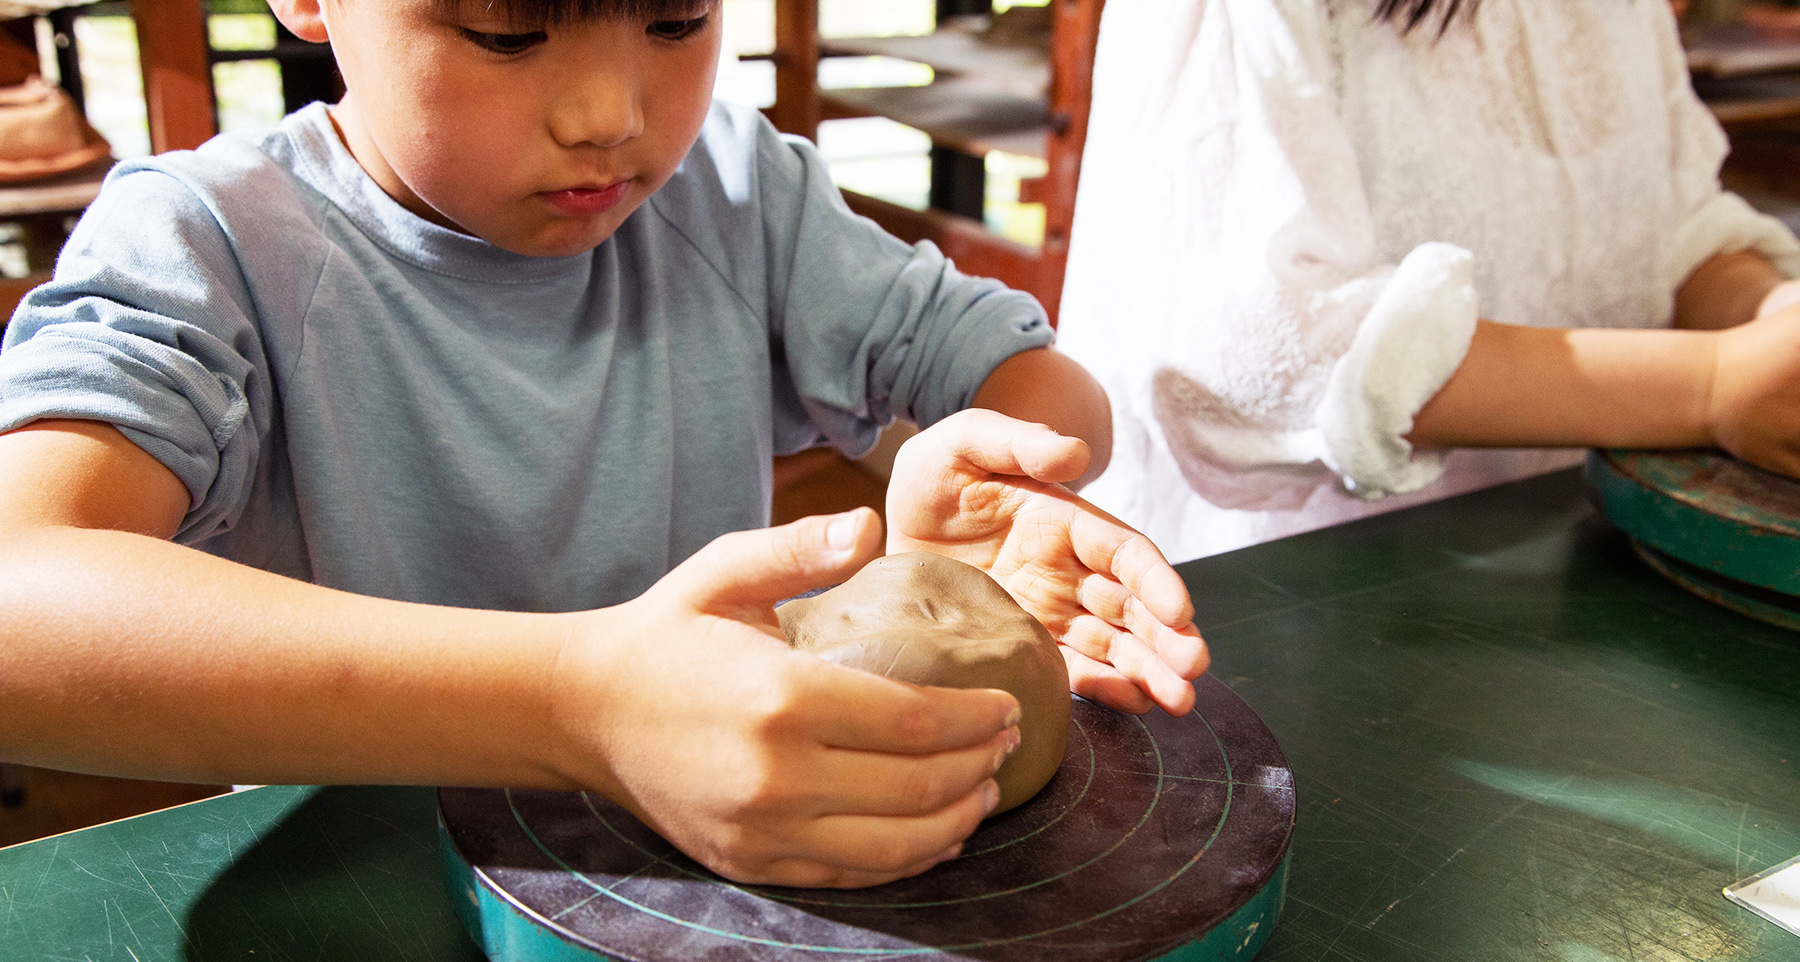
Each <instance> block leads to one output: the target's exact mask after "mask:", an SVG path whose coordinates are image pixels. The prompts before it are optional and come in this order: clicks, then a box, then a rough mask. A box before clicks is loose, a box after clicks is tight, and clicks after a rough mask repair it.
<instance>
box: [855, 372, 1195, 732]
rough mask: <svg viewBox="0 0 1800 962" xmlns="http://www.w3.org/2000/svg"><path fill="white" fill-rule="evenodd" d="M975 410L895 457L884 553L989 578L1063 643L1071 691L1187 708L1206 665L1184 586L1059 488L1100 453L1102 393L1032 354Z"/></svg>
mask: <svg viewBox="0 0 1800 962" xmlns="http://www.w3.org/2000/svg"><path fill="white" fill-rule="evenodd" d="M975 403H976V405H977V407H980V408H991V409H992V410H971V411H963V412H961V413H959V414H955V415H952V416H950V417H948V418H945V419H944V420H943V421H940V422H938V423H937V424H935V425H933V426H932V427H931V428H929V429H927V430H925V431H923V432H921V433H920V434H919V435H918V436H917V437H915V438H913V439H912V440H910V441H908V442H907V443H906V444H905V446H903V447H902V448H901V449H900V453H899V455H898V456H897V457H896V459H895V462H894V474H893V480H892V481H891V482H890V483H889V485H888V500H887V511H888V524H889V526H890V527H889V531H888V551H889V552H890V553H891V552H898V551H912V550H927V551H937V552H940V553H942V554H948V555H950V556H951V557H954V558H957V559H959V560H962V561H965V562H967V563H969V564H973V565H975V566H976V567H979V568H981V569H982V570H984V571H986V572H988V573H989V574H990V575H992V576H993V577H994V579H995V580H996V581H999V582H1000V583H1001V584H1002V585H1004V586H1005V587H1006V588H1007V590H1008V591H1010V592H1011V593H1012V595H1013V597H1014V598H1016V599H1018V601H1019V603H1020V604H1021V605H1023V606H1024V607H1025V608H1026V610H1028V611H1030V612H1031V613H1032V614H1033V615H1035V616H1037V618H1038V620H1039V621H1042V622H1043V623H1044V626H1045V627H1046V628H1048V629H1050V633H1051V634H1052V635H1053V636H1055V638H1056V639H1057V641H1059V642H1060V643H1061V644H1062V652H1063V657H1064V659H1065V660H1066V661H1067V662H1068V665H1069V681H1070V687H1071V689H1072V690H1073V691H1074V692H1075V693H1076V694H1079V695H1082V696H1084V697H1087V698H1093V699H1096V700H1099V701H1102V702H1105V703H1106V704H1109V705H1111V706H1113V707H1115V708H1119V709H1122V710H1125V711H1133V712H1145V711H1149V710H1150V708H1151V707H1152V706H1161V707H1162V708H1163V709H1164V710H1166V711H1169V712H1172V713H1175V714H1180V713H1183V712H1186V711H1187V710H1188V709H1189V708H1191V707H1192V706H1193V697H1194V693H1193V686H1192V684H1191V683H1192V681H1193V679H1195V678H1198V677H1199V676H1200V675H1201V673H1203V672H1205V671H1206V668H1207V665H1208V663H1209V660H1210V659H1209V656H1208V654H1207V651H1206V644H1205V642H1203V641H1202V640H1201V639H1200V633H1199V631H1198V630H1197V629H1195V628H1194V624H1193V619H1194V608H1193V602H1192V601H1191V600H1190V599H1189V597H1188V592H1187V586H1186V585H1184V584H1183V583H1182V581H1181V577H1180V576H1179V575H1177V574H1176V573H1175V570H1174V569H1173V568H1171V567H1170V566H1169V563H1168V561H1167V560H1166V559H1164V558H1163V556H1162V553H1161V552H1160V551H1158V550H1157V549H1156V546H1155V545H1153V544H1151V543H1150V540H1149V539H1148V538H1145V537H1144V536H1143V535H1141V534H1139V533H1137V532H1136V531H1133V530H1132V529H1130V528H1128V527H1126V526H1125V525H1124V524H1121V523H1120V522H1119V521H1118V520H1117V519H1115V518H1113V517H1111V516H1109V515H1107V514H1106V513H1105V512H1103V511H1101V510H1099V509H1098V508H1095V507H1094V506H1093V505H1091V504H1089V503H1087V502H1086V501H1084V500H1082V499H1081V498H1079V497H1077V496H1076V495H1075V494H1074V493H1073V492H1072V491H1071V490H1070V488H1071V487H1072V486H1073V485H1074V484H1077V483H1079V482H1080V481H1085V480H1087V479H1090V478H1092V477H1094V476H1095V475H1097V474H1099V469H1100V468H1102V467H1104V465H1105V461H1106V457H1107V455H1108V453H1109V452H1110V448H1111V444H1112V422H1111V409H1110V407H1109V405H1108V404H1107V400H1106V394H1105V392H1104V391H1103V390H1101V388H1100V386H1099V385H1098V384H1097V383H1096V382H1095V381H1094V380H1093V378H1092V377H1091V376H1090V375H1089V374H1088V373H1087V371H1086V370H1084V369H1083V368H1082V367H1081V366H1080V365H1079V364H1077V363H1075V362H1074V361H1072V360H1070V359H1068V358H1067V357H1064V356H1063V355H1061V354H1058V353H1057V352H1055V351H1054V350H1051V349H1048V348H1040V349H1036V350H1031V351H1025V352H1023V353H1021V354H1016V355H1014V356H1013V357H1012V358H1011V359H1009V360H1007V361H1006V362H1004V363H1002V364H1001V365H1000V366H999V367H998V368H996V369H995V370H994V372H993V374H992V375H990V376H989V377H988V379H987V381H986V382H984V383H983V385H982V387H981V390H980V391H979V392H977V394H976V397H975ZM995 412H1000V413H995ZM1001 414H1007V415H1011V416H1010V417H1002V416H1001ZM1015 418H1016V419H1015ZM1030 422H1040V423H1030ZM1046 425H1048V427H1046Z"/></svg>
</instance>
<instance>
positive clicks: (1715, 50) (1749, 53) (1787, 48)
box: [1681, 23, 1800, 77]
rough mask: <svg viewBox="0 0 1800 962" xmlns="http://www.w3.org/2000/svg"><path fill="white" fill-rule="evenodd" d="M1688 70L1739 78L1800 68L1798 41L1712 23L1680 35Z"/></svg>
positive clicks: (1752, 29)
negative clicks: (1684, 48)
mask: <svg viewBox="0 0 1800 962" xmlns="http://www.w3.org/2000/svg"><path fill="white" fill-rule="evenodd" d="M1681 41H1682V45H1683V46H1684V47H1686V48H1687V64H1688V70H1689V71H1690V72H1692V73H1695V74H1704V75H1709V76H1713V77H1738V76H1743V75H1745V74H1756V73H1769V72H1771V71H1780V70H1796V69H1800V42H1796V41H1795V39H1794V38H1792V37H1783V36H1778V35H1774V34H1770V33H1768V32H1766V31H1762V30H1758V29H1756V28H1755V27H1750V26H1746V25H1744V24H1741V23H1722V24H1712V25H1708V26H1704V27H1697V28H1694V29H1691V30H1685V31H1683V32H1682V37H1681Z"/></svg>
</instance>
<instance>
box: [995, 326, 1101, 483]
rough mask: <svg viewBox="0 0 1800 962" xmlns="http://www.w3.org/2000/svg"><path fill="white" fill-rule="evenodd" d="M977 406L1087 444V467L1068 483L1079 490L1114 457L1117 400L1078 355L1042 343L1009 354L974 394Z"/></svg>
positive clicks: (1097, 475) (1096, 475) (1095, 476)
mask: <svg viewBox="0 0 1800 962" xmlns="http://www.w3.org/2000/svg"><path fill="white" fill-rule="evenodd" d="M975 406H976V407H983V408H988V409H990V410H994V411H998V412H1000V413H1001V414H1005V415H1007V416H1009V417H1015V418H1018V419H1019V420H1021V421H1034V422H1037V423H1040V424H1045V425H1048V426H1049V427H1050V428H1051V429H1052V430H1054V431H1056V432H1057V433H1058V434H1062V435H1065V436H1068V437H1076V438H1080V439H1081V440H1082V441H1084V442H1086V443H1087V446H1088V453H1089V457H1090V460H1089V462H1088V469H1087V470H1086V471H1084V472H1083V473H1082V475H1081V477H1080V478H1078V479H1076V480H1075V481H1074V482H1072V483H1071V484H1070V485H1069V486H1070V487H1071V488H1076V489H1079V488H1080V487H1081V486H1083V485H1085V484H1087V483H1088V482H1089V481H1092V480H1093V479H1095V478H1097V477H1099V476H1100V473H1101V472H1102V471H1105V470H1106V466H1107V464H1108V463H1110V462H1111V460H1112V404H1111V403H1110V402H1109V401H1108V400H1107V397H1106V390H1105V389H1104V388H1102V387H1101V386H1100V382H1099V381H1096V380H1095V379H1094V376H1093V375H1092V374H1089V373H1088V371H1087V369H1086V368H1084V367H1082V366H1081V365H1080V364H1079V363H1077V362H1076V361H1075V360H1074V359H1072V358H1070V357H1069V356H1067V355H1065V354H1062V353H1060V352H1058V351H1057V350H1056V349H1055V348H1051V347H1041V348H1034V349H1032V350H1029V351H1023V352H1021V353H1018V354H1015V355H1013V356H1012V357H1010V358H1007V359H1006V360H1005V361H1004V362H1002V363H1001V364H1000V366H999V367H996V368H995V369H994V372H993V373H992V374H990V375H989V376H988V379H987V381H986V382H985V383H983V384H982V386H981V390H980V391H979V392H977V393H976V395H975Z"/></svg>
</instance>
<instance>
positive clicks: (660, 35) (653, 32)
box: [648, 14, 711, 40]
mask: <svg viewBox="0 0 1800 962" xmlns="http://www.w3.org/2000/svg"><path fill="white" fill-rule="evenodd" d="M709 19H711V15H710V14H708V15H707V16H704V17H694V18H693V19H691V20H655V21H652V22H651V24H650V26H649V28H648V31H649V34H650V36H652V37H655V38H657V39H658V40H686V39H687V38H688V37H691V36H693V35H694V34H696V33H699V32H700V29H701V28H702V27H705V26H706V21H707V20H709Z"/></svg>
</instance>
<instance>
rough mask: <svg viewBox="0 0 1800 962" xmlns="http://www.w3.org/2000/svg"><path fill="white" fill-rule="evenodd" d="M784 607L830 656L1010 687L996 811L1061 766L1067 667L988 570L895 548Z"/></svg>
mask: <svg viewBox="0 0 1800 962" xmlns="http://www.w3.org/2000/svg"><path fill="white" fill-rule="evenodd" d="M776 614H778V615H779V616H780V617H781V628H782V631H784V632H785V633H786V634H787V638H788V642H789V643H790V644H792V645H793V646H794V647H795V648H798V649H800V650H801V651H805V652H809V653H811V654H814V655H817V656H818V657H820V658H823V659H825V660H827V661H832V662H836V663H838V664H841V665H845V666H848V667H851V668H860V669H862V670H864V671H869V672H874V673H875V674H878V675H884V676H886V677H888V678H893V679H896V680H898V681H905V682H911V683H913V684H916V685H936V686H941V687H945V688H999V689H1002V690H1004V691H1007V692H1010V693H1012V695H1013V697H1015V698H1017V699H1018V700H1019V706H1020V709H1021V711H1022V720H1021V721H1020V723H1019V749H1018V751H1016V752H1014V753H1013V756H1012V757H1011V758H1009V759H1007V761H1006V764H1005V765H1003V766H1001V768H1000V772H999V774H998V775H996V776H995V780H996V781H998V782H999V783H1000V807H999V808H997V809H995V814H999V813H1000V812H1004V811H1006V810H1008V809H1010V808H1013V807H1015V806H1017V805H1019V804H1021V803H1023V802H1024V801H1025V800H1026V799H1029V798H1030V797H1031V796H1032V795H1035V794H1036V793H1037V791H1038V790H1039V789H1041V788H1043V787H1044V784H1045V783H1046V782H1048V781H1049V780H1050V776H1052V775H1054V774H1056V768H1057V765H1058V764H1060V763H1061V761H1062V758H1063V751H1064V749H1065V747H1066V746H1067V743H1068V738H1069V671H1068V667H1067V666H1066V665H1065V664H1064V663H1063V659H1062V655H1061V653H1059V652H1058V651H1057V650H1056V642H1055V640H1054V639H1052V638H1051V637H1050V633H1049V632H1048V631H1046V630H1044V626H1043V625H1041V624H1039V623H1038V620H1037V619H1036V618H1033V617H1032V616H1031V615H1030V614H1029V613H1027V612H1026V611H1025V609H1023V608H1021V607H1019V605H1018V603H1017V602H1015V601H1014V600H1013V599H1012V596H1011V595H1009V594H1007V593H1006V589H1004V588H1002V587H1000V585H999V584H997V583H995V581H994V579H992V578H989V577H988V576H987V574H986V573H984V572H983V571H981V570H980V569H978V568H974V567H971V566H969V565H966V564H963V563H962V562H960V561H956V560H954V559H951V558H946V557H943V556H942V555H936V554H931V553H929V552H923V551H916V552H911V553H908V554H898V555H889V556H887V557H884V558H877V559H875V560H874V561H872V562H870V563H869V564H868V565H867V566H866V567H864V568H863V569H862V571H860V572H857V574H856V576H855V577H853V578H851V579H850V580H849V581H846V582H844V583H843V584H841V585H839V586H837V587H836V588H833V589H831V590H830V591H827V592H824V593H823V594H819V595H815V596H813V597H811V598H802V599H799V600H796V601H790V602H788V603H787V604H785V605H782V606H781V607H780V608H779V609H777V610H776Z"/></svg>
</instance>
